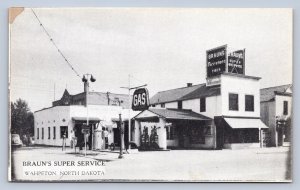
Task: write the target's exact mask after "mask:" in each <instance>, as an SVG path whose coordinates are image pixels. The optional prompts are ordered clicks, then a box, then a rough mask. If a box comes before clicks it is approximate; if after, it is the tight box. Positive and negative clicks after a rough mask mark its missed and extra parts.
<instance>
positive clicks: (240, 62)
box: [228, 49, 245, 74]
mask: <svg viewBox="0 0 300 190" xmlns="http://www.w3.org/2000/svg"><path fill="white" fill-rule="evenodd" d="M228 72H230V73H236V74H245V49H243V50H237V51H234V52H231V53H229V54H228Z"/></svg>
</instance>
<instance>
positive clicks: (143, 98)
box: [132, 88, 149, 111]
mask: <svg viewBox="0 0 300 190" xmlns="http://www.w3.org/2000/svg"><path fill="white" fill-rule="evenodd" d="M148 108H149V93H148V90H147V89H146V88H139V89H136V90H135V91H134V93H133V97H132V109H133V110H135V111H143V110H147V109H148Z"/></svg>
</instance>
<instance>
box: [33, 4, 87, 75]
mask: <svg viewBox="0 0 300 190" xmlns="http://www.w3.org/2000/svg"><path fill="white" fill-rule="evenodd" d="M31 11H32V13H33V14H34V16H35V18H36V19H37V21H38V22H39V24H40V26H41V27H42V28H43V30H44V32H45V33H46V35H47V36H48V38H49V40H50V41H51V42H52V44H53V45H54V47H55V48H56V49H57V51H58V52H59V54H60V55H61V56H62V58H63V59H64V61H65V62H66V63H67V64H68V66H69V67H70V68H71V69H72V70H73V71H74V73H75V74H76V76H78V77H79V78H80V79H81V76H80V74H79V73H78V72H77V71H76V70H75V68H74V67H73V65H72V64H71V63H70V62H69V60H68V59H67V57H66V56H65V55H64V54H63V52H62V51H61V50H60V49H59V47H58V46H57V45H56V43H55V42H54V40H53V38H52V36H51V35H50V34H49V32H48V31H47V29H46V28H45V26H44V25H43V24H42V22H41V20H40V19H39V17H38V16H37V14H36V12H35V11H34V10H33V9H32V8H31Z"/></svg>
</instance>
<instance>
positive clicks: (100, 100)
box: [52, 90, 131, 108]
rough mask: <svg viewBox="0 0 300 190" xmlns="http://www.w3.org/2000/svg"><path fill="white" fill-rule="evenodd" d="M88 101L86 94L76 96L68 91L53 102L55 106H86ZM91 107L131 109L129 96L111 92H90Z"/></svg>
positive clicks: (89, 101)
mask: <svg viewBox="0 0 300 190" xmlns="http://www.w3.org/2000/svg"><path fill="white" fill-rule="evenodd" d="M85 99H86V93H85V92H81V93H78V94H75V95H71V94H69V92H68V91H67V90H65V91H64V94H63V96H62V98H61V99H59V100H56V101H54V102H52V105H53V106H61V105H84V104H85ZM88 104H89V105H114V106H119V105H120V106H122V107H124V108H130V107H131V105H129V98H128V95H127V94H115V93H111V92H89V93H88Z"/></svg>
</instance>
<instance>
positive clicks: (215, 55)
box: [206, 45, 227, 78]
mask: <svg viewBox="0 0 300 190" xmlns="http://www.w3.org/2000/svg"><path fill="white" fill-rule="evenodd" d="M226 56H227V45H224V46H220V47H216V48H214V49H210V50H207V51H206V71H207V78H209V77H214V76H217V75H220V74H221V73H223V72H225V71H226Z"/></svg>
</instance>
